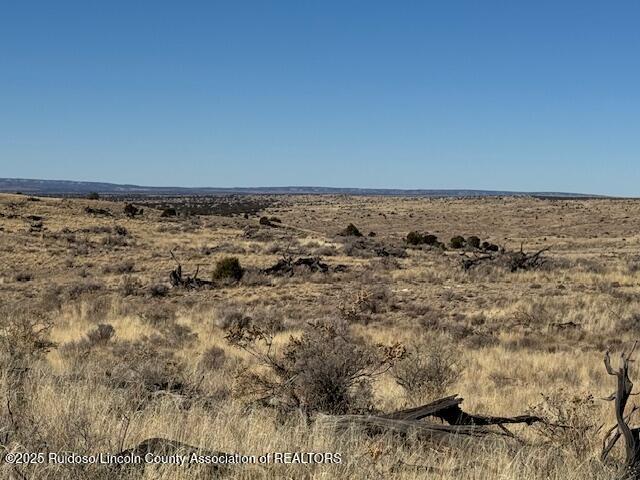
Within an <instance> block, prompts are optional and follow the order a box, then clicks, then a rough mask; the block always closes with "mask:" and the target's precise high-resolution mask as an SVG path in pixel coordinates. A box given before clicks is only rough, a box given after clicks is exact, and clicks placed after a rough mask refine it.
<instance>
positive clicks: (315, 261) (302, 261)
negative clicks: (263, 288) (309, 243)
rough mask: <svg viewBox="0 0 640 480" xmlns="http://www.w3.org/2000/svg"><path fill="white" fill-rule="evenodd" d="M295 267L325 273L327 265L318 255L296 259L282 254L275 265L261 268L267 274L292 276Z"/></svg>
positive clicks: (327, 268) (327, 269)
mask: <svg viewBox="0 0 640 480" xmlns="http://www.w3.org/2000/svg"><path fill="white" fill-rule="evenodd" d="M296 269H305V270H307V271H309V272H320V273H327V272H328V271H329V265H327V264H326V263H323V262H322V261H320V258H319V257H301V258H298V259H296V260H294V259H293V257H291V256H284V257H283V258H281V259H280V260H278V263H276V264H275V265H273V266H271V267H269V268H266V269H264V270H263V272H264V273H266V274H267V275H289V276H293V275H294V274H295V271H296Z"/></svg>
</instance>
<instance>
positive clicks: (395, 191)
mask: <svg viewBox="0 0 640 480" xmlns="http://www.w3.org/2000/svg"><path fill="white" fill-rule="evenodd" d="M0 192H2V193H16V192H20V193H29V194H39V195H71V196H76V195H86V194H88V193H92V192H95V193H98V194H102V195H225V194H226V195H228V194H238V195H252V194H272V195H278V194H280V195H323V194H324V195H389V196H424V197H487V196H535V197H557V198H607V196H604V195H592V194H585V193H571V192H543V191H536V192H518V191H510V190H480V189H478V190H475V189H399V188H348V187H347V188H344V187H312V186H285V187H172V186H167V187H150V186H141V185H132V184H117V183H108V182H88V181H74V180H42V179H28V178H0Z"/></svg>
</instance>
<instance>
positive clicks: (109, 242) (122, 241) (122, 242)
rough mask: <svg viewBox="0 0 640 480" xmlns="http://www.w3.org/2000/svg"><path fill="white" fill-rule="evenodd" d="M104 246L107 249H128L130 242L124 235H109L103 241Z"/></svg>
mask: <svg viewBox="0 0 640 480" xmlns="http://www.w3.org/2000/svg"><path fill="white" fill-rule="evenodd" d="M102 245H103V246H105V247H127V246H129V242H128V240H127V238H126V237H124V236H122V235H107V236H106V237H104V238H103V239H102Z"/></svg>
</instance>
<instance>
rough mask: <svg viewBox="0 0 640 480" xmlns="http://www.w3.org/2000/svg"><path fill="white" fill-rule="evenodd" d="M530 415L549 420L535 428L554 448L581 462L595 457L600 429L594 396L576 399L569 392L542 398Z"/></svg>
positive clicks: (580, 396)
mask: <svg viewBox="0 0 640 480" xmlns="http://www.w3.org/2000/svg"><path fill="white" fill-rule="evenodd" d="M530 412H531V413H532V414H533V415H537V416H539V417H542V418H544V419H545V420H546V422H537V423H536V424H534V425H533V428H535V429H536V431H537V432H538V433H539V434H540V435H541V436H542V437H543V438H545V439H546V440H547V442H548V443H549V444H551V445H552V446H554V447H556V448H558V449H561V450H565V451H568V452H570V453H571V454H572V455H575V456H576V457H578V458H585V457H587V456H589V455H590V454H591V452H592V451H593V447H594V446H595V444H596V443H597V442H598V435H597V432H598V431H599V429H600V422H599V418H600V414H599V412H598V405H597V404H596V400H595V398H594V397H593V395H591V394H583V395H575V394H569V393H568V392H566V391H565V390H562V389H560V390H557V391H556V392H553V393H550V394H547V395H545V394H542V401H541V402H540V403H538V404H537V405H534V406H532V407H530Z"/></svg>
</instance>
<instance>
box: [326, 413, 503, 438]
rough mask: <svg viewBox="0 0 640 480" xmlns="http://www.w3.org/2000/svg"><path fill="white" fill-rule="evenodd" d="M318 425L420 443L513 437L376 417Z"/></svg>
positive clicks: (348, 418) (478, 428) (485, 430)
mask: <svg viewBox="0 0 640 480" xmlns="http://www.w3.org/2000/svg"><path fill="white" fill-rule="evenodd" d="M316 422H317V423H318V424H319V425H321V426H326V427H331V428H334V429H336V430H347V429H349V428H351V427H357V428H361V429H363V430H364V431H365V432H366V433H367V434H369V435H383V434H385V433H393V434H396V435H399V436H402V437H407V436H415V437H416V438H418V439H419V440H425V441H435V442H448V441H451V440H454V439H463V438H478V437H486V436H495V437H510V435H509V434H507V433H505V432H502V431H498V430H494V429H491V428H487V427H484V426H476V425H445V424H438V423H429V422H418V421H414V420H398V419H392V418H386V417H378V416H375V415H339V416H331V415H319V416H318V417H316Z"/></svg>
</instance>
